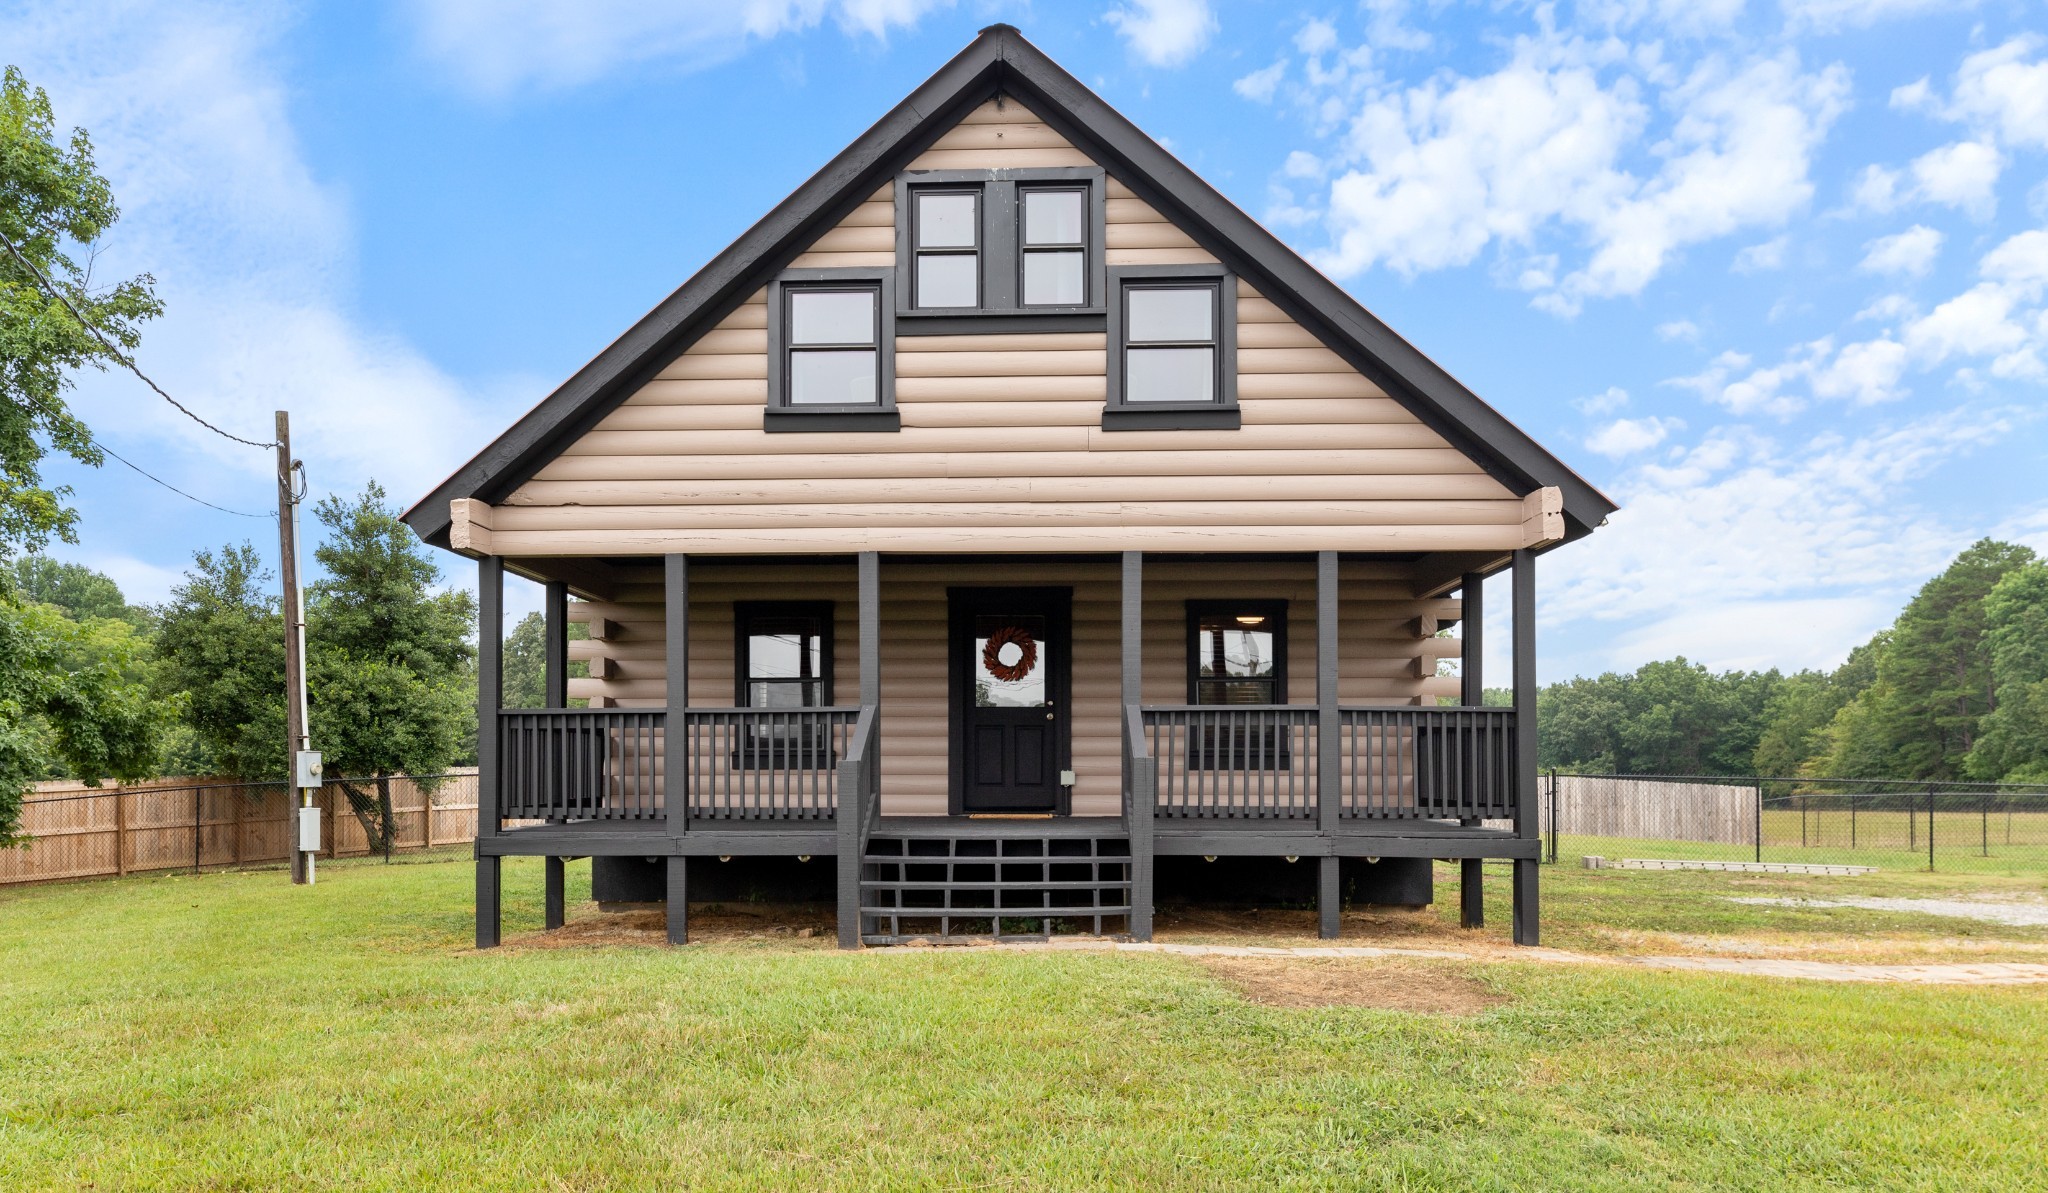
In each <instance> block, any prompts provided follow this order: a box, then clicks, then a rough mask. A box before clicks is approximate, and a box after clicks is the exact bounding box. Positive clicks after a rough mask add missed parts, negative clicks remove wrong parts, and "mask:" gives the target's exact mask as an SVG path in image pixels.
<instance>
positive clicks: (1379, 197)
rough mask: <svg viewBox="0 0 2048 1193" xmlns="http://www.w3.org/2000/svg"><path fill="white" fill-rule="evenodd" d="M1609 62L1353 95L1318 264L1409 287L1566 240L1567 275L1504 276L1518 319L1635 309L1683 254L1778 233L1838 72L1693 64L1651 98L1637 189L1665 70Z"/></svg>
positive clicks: (1603, 56) (1522, 57)
mask: <svg viewBox="0 0 2048 1193" xmlns="http://www.w3.org/2000/svg"><path fill="white" fill-rule="evenodd" d="M1621 52H1622V51H1621V49H1620V48H1612V49H1608V48H1602V49H1598V50H1585V49H1583V48H1581V47H1573V46H1560V45H1558V44H1555V43H1553V42H1550V41H1545V40H1538V39H1530V40H1524V41H1523V42H1520V43H1518V44H1517V46H1516V49H1515V54H1514V58H1513V60H1512V61H1511V62H1510V63H1509V64H1508V65H1507V66H1505V67H1503V68H1502V69H1500V70H1498V71H1496V72H1494V73H1493V74H1490V75H1482V76H1477V77H1459V76H1440V77H1438V78H1434V79H1431V80H1430V81H1428V82H1426V83H1423V84H1421V85H1419V86H1414V87H1408V88H1405V89H1384V88H1383V89H1379V90H1374V91H1371V92H1370V93H1369V94H1368V95H1367V96H1366V98H1365V99H1364V100H1363V102H1362V103H1361V104H1360V105H1359V106H1358V107H1357V108H1356V109H1355V111H1354V112H1353V115H1352V116H1351V118H1350V121H1349V124H1348V127H1347V130H1346V135H1345V138H1344V148H1345V151H1346V155H1347V156H1348V159H1349V161H1350V163H1351V166H1350V168H1349V169H1347V170H1344V171H1343V172H1341V173H1340V174H1339V175H1338V177H1337V178H1336V179H1335V181H1334V182H1333V183H1332V184H1331V187H1330V200H1329V217H1328V219H1329V226H1330V232H1331V234H1332V240H1333V244H1332V246H1331V248H1329V249H1328V250H1326V251H1325V252H1324V253H1322V254H1320V255H1319V257H1320V263H1321V264H1323V265H1324V267H1325V268H1327V269H1329V270H1330V271H1331V272H1332V273H1335V274H1338V275H1340V276H1348V275H1353V274H1357V273H1360V272H1363V271H1364V270H1367V269H1370V268H1372V267H1374V266H1376V265H1385V266H1387V267H1389V268H1392V269H1394V270H1395V271H1397V272H1399V273H1402V274H1404V275H1409V276H1412V275H1414V274H1417V273H1420V272H1424V271H1427V270H1434V269H1443V268H1448V267H1453V266H1459V265H1465V264H1468V263H1470V262H1471V261H1473V260H1474V259H1475V258H1476V257H1477V256H1478V255H1479V253H1480V252H1482V251H1484V250H1485V249H1486V248H1487V247H1488V246H1489V245H1498V246H1503V247H1508V246H1528V245H1531V244H1533V243H1535V242H1537V241H1538V240H1539V239H1541V238H1542V237H1544V236H1545V235H1547V234H1550V233H1551V232H1553V231H1554V230H1562V229H1563V228H1573V229H1576V230H1577V231H1578V233H1579V234H1580V235H1581V236H1582V237H1583V238H1584V239H1585V240H1586V241H1587V242H1588V243H1589V244H1590V246H1591V250H1592V251H1591V254H1590V257H1589V258H1588V259H1587V260H1586V261H1585V262H1584V264H1583V265H1582V266H1581V267H1579V268H1577V269H1575V270H1563V271H1550V272H1549V274H1548V278H1547V280H1543V275H1540V274H1538V275H1531V274H1529V273H1528V272H1527V271H1523V272H1522V273H1521V274H1519V275H1518V278H1517V284H1519V285H1522V286H1523V287H1524V288H1527V289H1531V290H1533V291H1535V292H1536V297H1535V299H1534V300H1533V301H1534V304H1535V305H1537V306H1538V307H1540V308H1543V309H1546V310H1550V311H1552V312H1554V313H1557V314H1561V315H1571V314H1574V313H1576V312H1577V310H1578V309H1579V307H1580V306H1581V305H1582V304H1583V302H1584V301H1585V300H1586V299H1588V298H1596V297H1612V296H1617V295H1628V294H1637V293H1640V292H1641V291H1642V289H1643V287H1644V286H1646V285H1647V284H1648V283H1649V281H1650V280H1651V279H1652V278H1654V277H1656V276H1657V275H1658V274H1659V273H1660V272H1662V271H1663V269H1664V268H1665V266H1666V265H1667V264H1668V263H1669V262H1670V261H1671V259H1672V258H1673V257H1674V256H1675V255H1676V254H1677V253H1679V252H1680V251H1682V250H1683V249H1684V248H1685V247H1687V246H1688V245H1692V244H1695V243H1699V242H1702V241H1706V240H1711V239H1714V238H1717V237H1721V236H1726V235H1729V234H1732V233H1735V232H1738V231H1741V230H1743V229H1746V228H1755V227H1768V226H1773V225H1778V224H1782V223H1783V222H1784V221H1785V220H1786V219H1787V218H1789V217H1790V216H1791V215H1792V214H1793V213H1794V212H1796V211H1797V210H1798V209H1799V207H1801V206H1802V205H1803V204H1805V203H1806V202H1807V200H1808V199H1809V198H1810V196H1811V194H1812V190H1813V186H1812V183H1811V182H1810V181H1809V179H1808V173H1809V168H1810V164H1811V159H1812V155H1813V151H1814V149H1815V148H1816V147H1817V146H1818V144H1819V142H1820V140H1821V138H1822V137H1823V136H1824V135H1825V134H1826V131H1827V129H1828V127H1829V126H1830V125H1831V124H1832V123H1833V121H1834V120H1835V118H1836V116H1837V115H1839V114H1840V112H1841V111H1842V109H1843V107H1844V106H1845V105H1846V103H1847V99H1848V74H1847V71H1846V70H1844V69H1843V68H1841V67H1839V66H1831V67H1828V68H1826V69H1824V70H1821V71H1818V72H1815V73H1810V74H1809V73H1806V72H1804V71H1802V70H1801V68H1800V66H1799V62H1798V59H1797V58H1796V57H1794V56H1793V55H1791V54H1790V53H1786V54H1781V55H1779V56H1776V57H1772V58H1766V59H1760V60H1755V61H1751V62H1748V63H1746V64H1742V65H1740V66H1736V67H1731V66H1729V65H1727V64H1725V63H1723V62H1722V61H1720V60H1719V59H1708V60H1707V61H1706V62H1704V63H1703V64H1701V65H1700V66H1698V67H1696V68H1695V69H1694V70H1693V71H1692V72H1691V73H1690V74H1689V75H1687V76H1686V77H1684V78H1683V79H1682V80H1678V81H1676V82H1674V83H1671V84H1670V85H1669V86H1668V88H1667V89H1666V90H1664V91H1663V92H1662V93H1661V94H1660V95H1659V96H1658V97H1657V98H1658V101H1659V104H1660V106H1661V107H1663V108H1665V109H1667V110H1668V111H1669V112H1670V113H1671V119H1670V124H1669V127H1668V128H1667V129H1665V130H1663V133H1662V138H1661V140H1659V141H1658V142H1657V143H1656V145H1655V146H1654V160H1655V162H1656V168H1655V169H1654V170H1653V171H1651V172H1650V173H1648V174H1647V175H1646V176H1639V175H1638V174H1637V173H1635V172H1634V171H1632V170H1631V169H1630V168H1628V162H1627V161H1626V160H1625V158H1626V155H1628V154H1629V153H1630V151H1631V150H1632V149H1634V148H1635V147H1636V146H1637V145H1638V143H1639V139H1640V138H1641V137H1642V136H1643V134H1644V132H1645V131H1646V130H1647V129H1648V128H1649V127H1650V125H1651V122H1652V121H1651V118H1652V113H1653V110H1652V108H1651V107H1650V105H1649V104H1647V103H1645V102H1644V99H1643V87H1644V84H1645V82H1650V83H1656V82H1657V81H1659V80H1666V79H1667V76H1669V75H1670V72H1669V70H1668V68H1663V67H1659V68H1658V69H1656V70H1646V71H1645V72H1644V78H1643V79H1640V80H1639V79H1638V78H1636V77H1635V76H1634V75H1632V74H1629V73H1626V72H1624V73H1621V74H1620V75H1619V77H1616V78H1614V79H1613V80H1612V81H1611V82H1603V78H1602V68H1603V66H1605V65H1612V64H1613V63H1615V62H1617V61H1625V59H1623V58H1621V57H1619V55H1621ZM1773 251H1781V250H1771V249H1765V250H1760V253H1759V254H1753V255H1752V257H1751V260H1752V261H1753V262H1754V263H1756V264H1763V263H1764V262H1765V260H1767V258H1768V257H1769V256H1770V255H1771V253H1772V252H1773ZM1539 281H1540V282H1541V284H1540V285H1538V284H1536V283H1537V282H1539Z"/></svg>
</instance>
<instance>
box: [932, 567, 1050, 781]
mask: <svg viewBox="0 0 2048 1193" xmlns="http://www.w3.org/2000/svg"><path fill="white" fill-rule="evenodd" d="M1071 599H1072V598H1071V596H1070V595H1069V593H1068V591H1067V590H1064V589H1060V590H1047V589H971V590H963V589H955V590H954V592H953V600H952V649H951V651H950V654H951V669H952V673H953V678H952V684H951V685H950V686H951V688H952V693H953V716H952V718H951V719H952V723H953V733H952V735H951V737H952V742H951V747H952V749H951V753H952V766H951V768H950V769H951V771H952V776H953V792H954V799H953V801H952V802H953V805H954V807H955V809H956V810H958V811H961V812H967V813H974V812H1058V811H1062V810H1063V809H1062V808H1061V798H1060V797H1061V796H1062V794H1064V792H1063V789H1062V787H1061V785H1060V771H1061V769H1062V768H1064V767H1065V766H1066V765H1067V751H1068V744H1067V736H1068V730H1069V727H1070V721H1069V719H1068V715H1067V707H1066V706H1067V682H1066V681H1067V675H1066V672H1067V659H1068V655H1069V648H1068V642H1067V622H1068V608H1069V605H1070V603H1071Z"/></svg>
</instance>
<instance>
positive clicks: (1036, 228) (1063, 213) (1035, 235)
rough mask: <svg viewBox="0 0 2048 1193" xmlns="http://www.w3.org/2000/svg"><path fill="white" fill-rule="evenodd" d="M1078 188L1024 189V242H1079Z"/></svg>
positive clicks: (1079, 210)
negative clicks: (1076, 189)
mask: <svg viewBox="0 0 2048 1193" xmlns="http://www.w3.org/2000/svg"><path fill="white" fill-rule="evenodd" d="M1084 193H1085V192H1082V191H1025V192H1024V243H1025V244H1080V243H1081V213H1082V210H1083V207H1084V205H1083V203H1082V198H1083V195H1084Z"/></svg>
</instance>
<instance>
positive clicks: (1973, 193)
mask: <svg viewBox="0 0 2048 1193" xmlns="http://www.w3.org/2000/svg"><path fill="white" fill-rule="evenodd" d="M1910 169H1911V170H1912V172H1913V181H1914V183H1915V185H1914V188H1913V193H1914V195H1915V196H1916V197H1918V198H1921V199H1925V200H1926V201H1927V202H1929V203H1941V204H1945V205H1947V206H1949V207H1956V208H1960V209H1962V210H1963V211H1965V212H1967V213H1969V214H1970V215H1971V216H1974V217H1975V218H1977V219H1989V218H1991V215H1992V213H1993V212H1994V211H1996V210H1997V208H1998V191H1997V187H1998V175H1999V174H2000V173H2001V172H2002V171H2003V170H2004V169H2005V155H2004V154H2002V153H2000V152H1999V151H1998V147H1997V146H1995V145H1989V144H1986V143H1984V142H1982V141H1958V142H1956V143H1955V144H1953V145H1944V146H1942V147H1941V148H1939V149H1934V150H1930V151H1928V152H1926V153H1923V154H1921V155H1920V156H1919V157H1916V158H1914V159H1913V164H1912V166H1911V167H1910Z"/></svg>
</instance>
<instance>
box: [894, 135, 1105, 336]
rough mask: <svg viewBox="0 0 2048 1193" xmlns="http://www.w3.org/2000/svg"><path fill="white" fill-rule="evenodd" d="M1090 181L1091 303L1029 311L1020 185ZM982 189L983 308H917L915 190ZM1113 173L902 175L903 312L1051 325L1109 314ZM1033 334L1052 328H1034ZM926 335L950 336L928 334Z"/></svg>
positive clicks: (899, 289) (1062, 169) (899, 266)
mask: <svg viewBox="0 0 2048 1193" xmlns="http://www.w3.org/2000/svg"><path fill="white" fill-rule="evenodd" d="M1041 183H1042V184H1054V185H1056V184H1059V183H1067V184H1073V183H1085V184H1086V185H1087V187H1088V220H1087V223H1088V227H1087V237H1088V244H1087V252H1088V264H1087V269H1086V276H1087V282H1088V296H1087V297H1088V301H1087V302H1085V303H1083V304H1081V305H1080V306H1059V307H1051V306H1034V307H1027V306H1024V305H1023V290H1024V254H1023V250H1022V242H1023V238H1024V232H1023V227H1022V224H1021V221H1022V219H1023V210H1024V209H1023V204H1022V202H1021V201H1020V200H1019V199H1018V195H1017V191H1018V188H1019V187H1020V186H1023V187H1030V186H1033V185H1037V184H1041ZM972 186H978V187H980V188H982V194H981V249H980V251H981V255H982V260H981V306H980V307H979V308H974V307H938V308H934V309H929V310H926V309H920V308H918V307H914V306H912V305H910V304H911V302H912V301H913V300H914V292H913V289H912V287H913V285H914V281H915V279H914V276H913V272H914V271H915V269H916V267H917V263H916V249H915V247H914V246H915V245H916V240H915V238H914V237H913V235H912V230H911V220H912V214H913V213H914V212H915V210H916V205H915V204H913V203H912V202H911V194H912V192H913V191H917V190H923V189H926V188H930V189H932V190H940V191H945V190H955V191H957V190H961V189H964V188H966V187H972ZM1108 204H1109V175H1108V173H1107V172H1106V171H1104V170H1103V168H1102V167H1100V166H1046V167H1039V168H1032V169H1015V170H908V171H905V172H903V173H901V174H898V175H897V176H896V277H897V283H896V301H897V303H898V304H899V305H898V306H897V307H896V313H897V315H898V316H900V317H914V318H917V319H920V320H941V319H963V318H964V319H976V318H987V317H989V316H1005V317H1025V318H1032V319H1044V318H1048V317H1057V316H1061V315H1100V314H1103V313H1104V312H1105V311H1106V310H1107V309H1108V295H1109V279H1108V274H1107V266H1106V265H1105V264H1104V262H1105V260H1106V258H1105V256H1104V251H1103V250H1104V244H1103V242H1104V240H1105V238H1106V237H1107V235H1108V228H1109V216H1108V212H1109V206H1108ZM1032 330H1034V331H1040V330H1049V329H1048V328H1046V327H1045V326H1044V325H1043V324H1033V326H1032ZM922 334H927V335H930V334H943V333H932V332H925V333H922Z"/></svg>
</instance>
